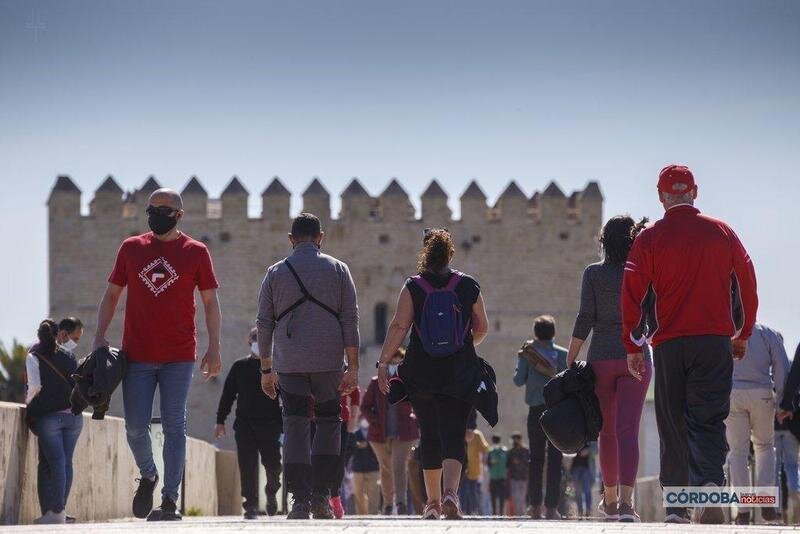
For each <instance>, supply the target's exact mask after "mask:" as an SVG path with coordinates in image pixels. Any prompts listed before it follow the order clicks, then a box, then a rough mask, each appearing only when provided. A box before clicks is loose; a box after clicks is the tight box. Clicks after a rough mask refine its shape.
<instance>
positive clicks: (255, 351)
mask: <svg viewBox="0 0 800 534" xmlns="http://www.w3.org/2000/svg"><path fill="white" fill-rule="evenodd" d="M250 352H252V353H253V354H255V355H256V356H258V341H253V342H252V343H250Z"/></svg>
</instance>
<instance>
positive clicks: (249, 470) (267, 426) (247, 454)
mask: <svg viewBox="0 0 800 534" xmlns="http://www.w3.org/2000/svg"><path fill="white" fill-rule="evenodd" d="M282 431H283V428H282V426H281V422H280V421H270V420H261V419H240V418H238V417H237V418H236V420H235V421H234V422H233V437H234V439H236V454H237V458H238V461H239V476H240V478H241V480H242V498H243V499H244V503H243V506H244V509H245V510H256V509H257V508H258V457H259V455H260V456H261V465H263V466H264V470H265V471H266V473H267V485H266V487H265V488H264V489H265V491H266V492H267V493H275V492H276V491H278V488H280V487H281V442H280V437H281V432H282Z"/></svg>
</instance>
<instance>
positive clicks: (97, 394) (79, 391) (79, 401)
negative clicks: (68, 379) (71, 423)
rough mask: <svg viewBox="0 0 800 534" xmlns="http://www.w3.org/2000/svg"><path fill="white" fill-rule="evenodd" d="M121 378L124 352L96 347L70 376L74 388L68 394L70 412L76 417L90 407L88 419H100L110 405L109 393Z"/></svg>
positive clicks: (123, 369) (123, 371)
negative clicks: (70, 406)
mask: <svg viewBox="0 0 800 534" xmlns="http://www.w3.org/2000/svg"><path fill="white" fill-rule="evenodd" d="M124 376H125V353H124V352H122V351H121V350H119V349H115V348H110V347H100V348H99V349H97V350H95V351H94V352H92V353H91V354H89V356H87V357H86V358H85V359H84V360H83V361H82V362H81V364H80V365H79V366H78V369H77V370H76V371H75V373H74V374H73V375H72V379H73V380H74V381H75V387H74V388H73V389H72V395H70V404H71V405H72V413H73V414H75V415H77V414H79V413H81V412H82V411H83V410H85V409H86V407H87V406H89V405H91V406H92V407H93V408H94V412H93V413H92V419H103V418H104V417H105V415H106V412H107V411H108V405H109V404H110V402H111V394H112V393H114V390H115V389H117V386H119V383H120V382H122V378H123V377H124Z"/></svg>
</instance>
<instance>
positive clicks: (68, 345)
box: [61, 338, 78, 352]
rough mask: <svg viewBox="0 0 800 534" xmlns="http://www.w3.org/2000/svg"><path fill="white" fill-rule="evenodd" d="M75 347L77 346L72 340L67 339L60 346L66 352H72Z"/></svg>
mask: <svg viewBox="0 0 800 534" xmlns="http://www.w3.org/2000/svg"><path fill="white" fill-rule="evenodd" d="M77 346H78V344H77V343H76V342H75V340H74V339H72V338H67V340H66V341H65V342H64V343H62V344H61V348H62V349H64V350H65V351H67V352H72V351H73V350H75V348H76V347H77Z"/></svg>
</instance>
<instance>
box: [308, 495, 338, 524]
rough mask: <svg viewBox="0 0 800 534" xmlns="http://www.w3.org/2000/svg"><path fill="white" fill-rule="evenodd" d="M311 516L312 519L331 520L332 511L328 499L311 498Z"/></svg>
mask: <svg viewBox="0 0 800 534" xmlns="http://www.w3.org/2000/svg"><path fill="white" fill-rule="evenodd" d="M311 516H312V517H313V518H314V519H333V510H331V504H330V500H329V498H328V497H326V496H324V495H314V496H312V497H311Z"/></svg>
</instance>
